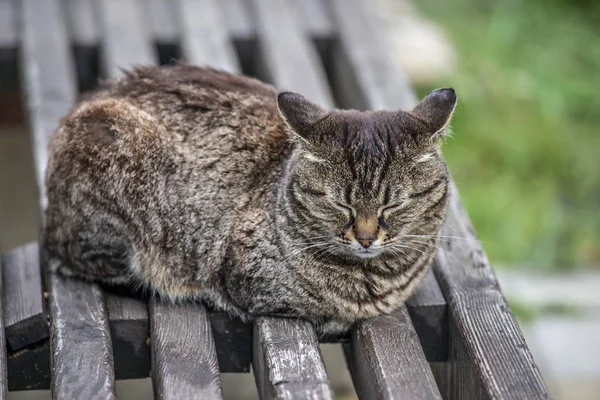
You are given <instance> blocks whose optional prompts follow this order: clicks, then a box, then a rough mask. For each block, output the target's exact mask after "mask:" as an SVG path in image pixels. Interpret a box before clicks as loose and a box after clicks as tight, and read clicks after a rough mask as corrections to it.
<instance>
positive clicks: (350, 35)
mask: <svg viewBox="0 0 600 400" xmlns="http://www.w3.org/2000/svg"><path fill="white" fill-rule="evenodd" d="M331 5H332V11H333V18H334V21H335V23H336V25H337V27H338V29H339V34H340V46H339V48H338V49H337V50H336V64H337V68H339V72H340V75H342V74H345V76H344V78H345V79H349V78H352V79H354V82H355V83H356V85H354V87H352V90H354V91H355V92H354V93H352V91H347V92H344V89H346V88H343V87H340V86H338V85H336V89H337V90H339V91H338V93H342V94H343V96H342V97H345V101H346V102H348V103H352V102H353V101H355V104H356V99H359V101H362V104H361V105H362V106H364V107H369V108H387V109H390V108H403V109H410V108H411V107H412V106H413V105H414V103H415V100H416V99H415V96H414V93H413V92H412V91H411V90H410V88H409V86H408V84H407V81H406V78H405V77H404V75H403V74H402V72H401V70H400V68H398V67H397V66H396V65H395V62H394V60H393V57H391V56H390V53H389V51H388V49H389V48H385V47H382V46H384V45H385V36H384V34H383V32H382V31H379V30H377V26H376V24H374V23H373V20H372V19H371V17H370V14H369V13H368V10H367V8H366V7H365V2H364V1H360V0H331ZM348 82H352V80H349V81H348ZM453 193H454V194H453V197H452V201H451V206H450V210H449V217H448V222H447V226H446V228H445V229H444V235H449V236H457V237H463V238H466V239H451V240H450V241H444V242H443V245H442V247H443V248H444V250H445V251H440V252H439V253H438V257H437V259H438V261H439V262H438V263H437V264H435V265H434V272H435V275H436V278H437V280H438V282H439V285H440V288H441V289H442V292H443V294H444V297H445V298H446V301H447V302H448V313H449V326H450V328H449V336H450V354H449V363H450V364H451V365H452V382H451V386H452V388H451V390H452V391H453V394H454V396H452V398H514V399H518V398H547V396H548V392H547V389H546V387H545V386H544V383H543V381H542V379H541V375H540V373H539V370H538V368H537V366H536V365H535V362H534V361H533V358H532V356H531V353H530V351H529V349H528V348H527V345H526V343H525V341H524V339H523V336H522V334H521V332H520V330H519V327H518V325H517V323H516V321H515V319H514V316H513V315H512V314H511V312H510V310H509V308H508V306H507V304H506V301H505V299H504V297H503V295H502V293H501V291H500V289H499V286H498V282H497V281H496V279H495V277H494V274H493V272H492V270H491V268H490V266H489V263H488V261H487V258H486V257H485V254H484V253H483V250H482V249H481V247H480V246H479V244H478V243H477V242H476V241H474V239H475V236H474V234H473V232H472V228H471V225H470V223H469V222H468V217H467V216H466V214H465V213H464V211H463V210H462V207H461V206H460V201H459V199H458V196H457V195H456V191H455V188H453ZM446 252H449V253H451V255H449V254H448V253H446Z"/></svg>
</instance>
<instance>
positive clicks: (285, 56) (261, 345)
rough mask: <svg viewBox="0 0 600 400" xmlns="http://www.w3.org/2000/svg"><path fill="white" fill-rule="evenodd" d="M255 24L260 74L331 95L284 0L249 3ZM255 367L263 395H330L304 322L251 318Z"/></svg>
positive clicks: (326, 99) (314, 95)
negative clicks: (255, 19) (253, 321)
mask: <svg viewBox="0 0 600 400" xmlns="http://www.w3.org/2000/svg"><path fill="white" fill-rule="evenodd" d="M253 4H254V7H255V8H254V10H255V12H256V16H257V26H258V27H259V41H260V44H259V46H260V49H261V51H260V58H259V59H258V60H257V61H258V62H259V69H260V70H261V71H262V74H263V75H265V76H266V77H268V78H269V80H271V81H273V82H274V83H275V84H276V85H277V86H278V87H280V88H286V89H288V90H296V91H299V92H302V93H303V94H304V95H305V96H307V97H308V98H310V99H312V100H313V101H315V102H317V103H320V104H322V105H324V106H331V105H332V103H333V102H332V100H331V96H330V94H329V91H328V88H327V82H326V80H325V76H324V72H323V70H322V69H320V68H319V64H318V62H317V55H316V53H315V51H314V49H312V48H311V47H310V45H309V42H308V40H307V38H306V37H304V36H303V35H302V34H301V32H300V29H299V28H298V24H297V23H296V21H295V20H294V18H293V12H292V11H291V9H290V8H289V4H288V2H287V1H278V0H275V1H272V0H257V1H254V2H253ZM252 363H253V364H252V365H253V371H254V374H255V378H256V384H257V387H258V392H259V395H260V397H261V398H262V399H271V398H277V399H292V398H298V399H309V398H314V399H321V398H333V391H332V389H331V387H330V385H329V381H328V378H327V374H326V372H325V366H324V364H323V360H322V358H321V353H320V352H319V342H318V339H317V336H316V333H315V331H314V329H313V327H312V325H310V324H309V323H308V322H305V321H298V320H292V319H277V318H264V317H261V318H258V319H257V320H256V322H255V323H254V335H253V360H252Z"/></svg>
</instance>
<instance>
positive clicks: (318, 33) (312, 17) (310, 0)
mask: <svg viewBox="0 0 600 400" xmlns="http://www.w3.org/2000/svg"><path fill="white" fill-rule="evenodd" d="M291 5H292V9H293V10H294V11H295V13H296V14H297V16H298V21H300V23H301V24H302V28H303V29H304V31H305V32H306V33H307V34H308V35H309V36H310V37H311V38H312V39H313V40H317V41H320V40H332V39H333V38H334V36H335V28H334V26H333V22H332V21H331V16H330V15H329V10H328V9H327V7H325V4H324V3H323V1H322V0H291Z"/></svg>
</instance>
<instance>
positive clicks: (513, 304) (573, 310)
mask: <svg viewBox="0 0 600 400" xmlns="http://www.w3.org/2000/svg"><path fill="white" fill-rule="evenodd" d="M508 304H509V305H510V310H511V311H512V313H513V314H514V315H515V317H516V318H517V319H518V320H519V321H521V322H531V321H534V320H536V319H538V318H539V317H541V316H542V315H545V316H548V315H554V316H562V317H577V316H580V315H581V312H582V311H581V310H580V309H578V308H577V307H575V306H573V305H570V304H567V303H550V304H546V305H543V306H532V305H531V304H527V303H523V302H522V301H520V300H517V299H511V298H509V299H508Z"/></svg>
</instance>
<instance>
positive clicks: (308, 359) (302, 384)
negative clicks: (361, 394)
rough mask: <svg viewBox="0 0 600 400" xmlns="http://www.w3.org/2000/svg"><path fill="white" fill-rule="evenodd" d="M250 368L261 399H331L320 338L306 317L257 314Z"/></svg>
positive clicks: (331, 392)
mask: <svg viewBox="0 0 600 400" xmlns="http://www.w3.org/2000/svg"><path fill="white" fill-rule="evenodd" d="M253 341H254V344H253V357H252V368H253V371H254V376H255V379H256V384H257V386H258V393H259V396H260V398H261V399H333V398H334V394H333V390H332V389H331V386H330V384H329V379H328V378H327V373H326V371H325V365H324V364H323V358H322V357H321V353H320V351H319V341H318V339H317V335H316V333H315V331H314V329H313V327H312V325H311V324H310V323H308V322H306V321H298V320H293V319H286V318H271V317H260V318H257V319H256V321H255V323H254V332H253Z"/></svg>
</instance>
